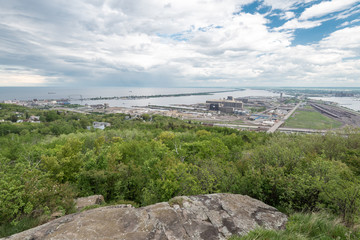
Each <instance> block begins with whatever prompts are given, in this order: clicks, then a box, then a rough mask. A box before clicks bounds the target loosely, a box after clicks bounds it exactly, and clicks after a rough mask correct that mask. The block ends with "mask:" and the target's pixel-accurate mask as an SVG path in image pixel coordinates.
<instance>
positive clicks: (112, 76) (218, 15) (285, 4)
mask: <svg viewBox="0 0 360 240" xmlns="http://www.w3.org/2000/svg"><path fill="white" fill-rule="evenodd" d="M252 1H253V0H246V1H236V0H226V1H217V0H212V1H210V0H199V1H183V0H174V1H170V0H164V1H162V0H161V1H160V0H140V1H115V0H110V1H105V2H103V1H97V0H92V1H89V0H87V1H85V0H74V1H71V2H70V1H69V2H64V1H60V0H54V1H47V0H38V5H36V6H33V7H31V6H27V5H26V4H24V3H23V1H16V0H13V1H11V3H10V2H7V3H6V6H5V7H3V11H1V10H0V15H1V17H2V23H1V24H0V34H1V36H2V38H0V64H4V63H5V65H7V66H20V67H19V68H20V70H19V71H11V70H6V69H5V68H3V71H2V73H4V72H5V73H6V74H5V75H4V74H3V75H1V76H2V77H1V76H0V85H2V86H4V85H7V86H9V85H22V84H24V85H28V84H33V85H39V84H45V83H49V81H50V82H51V83H54V82H55V81H56V79H58V81H59V82H63V81H67V82H72V83H74V84H76V83H77V82H78V83H79V84H81V83H84V82H86V84H89V85H91V84H97V85H102V84H116V85H124V84H129V85H131V84H133V85H136V84H142V85H144V84H148V85H152V84H158V85H160V86H165V85H173V86H174V85H183V86H184V85H191V84H194V85H220V86H225V85H228V86H235V85H236V84H239V85H241V84H249V85H256V84H258V83H260V82H261V83H262V84H263V85H266V84H267V85H274V84H276V83H277V84H278V85H284V84H294V83H295V82H296V80H299V82H300V83H308V84H316V83H317V84H326V83H329V81H332V80H333V81H340V80H341V79H344V78H345V79H347V80H351V79H353V80H354V81H355V83H354V84H356V81H357V79H359V77H360V73H359V71H360V70H357V69H356V67H358V66H359V60H356V56H359V49H358V47H359V46H358V45H359V43H360V39H359V38H358V37H359V34H357V33H358V32H360V29H359V28H355V27H354V28H347V29H341V30H339V31H337V32H334V33H333V34H330V35H329V36H328V37H327V38H325V39H323V41H320V42H319V43H318V44H314V45H310V46H295V47H294V46H291V41H292V40H293V38H294V31H292V30H294V29H298V28H313V27H316V26H319V25H320V24H321V21H320V20H319V21H309V20H299V19H296V18H294V17H295V14H294V13H293V11H292V8H294V6H295V5H296V4H302V3H304V2H309V1H304V0H299V1H296V0H291V1H285V0H278V1H275V0H265V2H264V4H268V5H272V7H273V8H278V9H286V10H285V11H283V16H284V18H285V19H290V20H289V21H287V23H285V24H284V25H283V26H282V27H280V28H278V29H271V28H270V27H269V26H268V25H269V20H267V19H266V17H265V15H262V14H249V13H240V14H238V15H233V13H234V12H238V11H239V9H241V6H242V5H239V4H240V3H241V4H246V3H250V2H252ZM11 4H13V5H11ZM315 6H316V5H315ZM309 9H310V8H309ZM280 30H281V31H280ZM283 30H285V31H283ZM21 69H26V70H21ZM358 69H360V68H358ZM323 71H327V72H326V73H324V72H323ZM329 73H332V74H334V77H333V78H332V77H331V76H330V75H329ZM340 75H342V76H340ZM48 76H50V77H48ZM6 79H7V80H6Z"/></svg>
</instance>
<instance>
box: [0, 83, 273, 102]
mask: <svg viewBox="0 0 360 240" xmlns="http://www.w3.org/2000/svg"><path fill="white" fill-rule="evenodd" d="M233 90H234V89H232V88H123V87H112V88H104V87H101V88H51V87H0V101H4V100H32V99H62V98H66V99H72V100H71V101H70V102H71V103H77V104H82V105H85V104H91V105H92V104H104V103H108V104H109V105H110V106H111V107H134V106H147V105H149V104H151V105H161V106H171V105H179V104H186V105H188V104H196V103H205V102H206V100H209V99H220V98H226V97H227V96H233V97H235V98H237V97H255V96H257V97H278V96H279V94H277V93H273V92H270V91H266V90H251V89H245V90H236V91H233ZM216 91H227V92H221V93H214V94H211V95H193V96H181V97H159V98H147V99H127V100H124V99H114V100H86V101H80V100H79V99H80V98H94V97H122V96H151V95H167V94H180V93H200V92H216Z"/></svg>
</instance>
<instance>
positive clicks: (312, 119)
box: [284, 111, 341, 130]
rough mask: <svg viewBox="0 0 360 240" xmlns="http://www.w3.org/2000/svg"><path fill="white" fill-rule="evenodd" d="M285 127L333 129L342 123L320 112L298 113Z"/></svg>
mask: <svg viewBox="0 0 360 240" xmlns="http://www.w3.org/2000/svg"><path fill="white" fill-rule="evenodd" d="M284 126H285V127H289V128H307V129H317V130H324V129H333V128H338V127H340V126H341V122H339V121H336V120H334V119H331V118H329V117H326V116H324V115H322V114H321V113H319V112H311V111H296V112H295V113H294V114H293V115H292V116H291V117H290V118H289V119H288V120H287V121H286V122H285V125H284Z"/></svg>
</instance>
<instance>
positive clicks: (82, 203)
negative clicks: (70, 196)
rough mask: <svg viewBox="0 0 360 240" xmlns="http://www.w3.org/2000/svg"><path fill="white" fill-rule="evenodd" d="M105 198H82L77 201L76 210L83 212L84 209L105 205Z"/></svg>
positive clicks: (100, 196) (97, 196)
mask: <svg viewBox="0 0 360 240" xmlns="http://www.w3.org/2000/svg"><path fill="white" fill-rule="evenodd" d="M104 202H105V201H104V197H103V196H102V195H93V196H89V197H81V198H77V199H76V200H75V206H76V210H81V209H83V208H84V207H89V206H93V205H97V204H102V203H104Z"/></svg>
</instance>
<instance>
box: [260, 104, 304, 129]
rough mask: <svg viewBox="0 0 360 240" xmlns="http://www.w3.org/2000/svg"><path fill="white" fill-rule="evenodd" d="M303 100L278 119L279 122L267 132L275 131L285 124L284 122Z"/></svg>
mask: <svg viewBox="0 0 360 240" xmlns="http://www.w3.org/2000/svg"><path fill="white" fill-rule="evenodd" d="M300 104H301V102H299V103H298V104H297V105H296V106H295V107H294V108H293V109H292V110H291V111H290V112H288V114H286V116H285V117H284V118H283V119H282V120H280V121H278V122H277V123H275V124H274V125H273V126H272V127H271V128H270V129H269V130H268V131H267V133H274V132H275V131H276V130H277V129H278V128H279V127H280V126H281V125H283V123H284V122H285V121H286V120H287V119H288V118H289V117H290V116H291V115H292V114H293V113H294V112H295V111H296V109H297V108H298V107H299V106H300Z"/></svg>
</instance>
